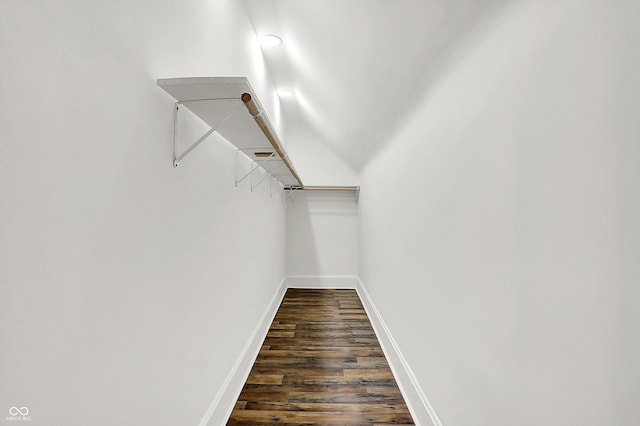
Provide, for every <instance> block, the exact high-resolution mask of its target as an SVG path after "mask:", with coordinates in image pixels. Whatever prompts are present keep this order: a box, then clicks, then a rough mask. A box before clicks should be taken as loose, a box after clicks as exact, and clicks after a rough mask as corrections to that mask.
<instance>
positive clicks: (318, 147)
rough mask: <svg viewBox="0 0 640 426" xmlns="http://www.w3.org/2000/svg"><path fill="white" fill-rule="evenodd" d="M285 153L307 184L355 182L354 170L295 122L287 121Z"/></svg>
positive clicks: (332, 184) (356, 181)
mask: <svg viewBox="0 0 640 426" xmlns="http://www.w3.org/2000/svg"><path fill="white" fill-rule="evenodd" d="M287 139H288V141H289V143H288V144H287V154H288V155H289V157H290V158H291V161H292V162H293V164H294V165H295V167H296V170H297V171H298V174H299V175H300V178H301V179H302V182H304V184H305V185H307V186H357V185H358V184H359V183H360V177H359V176H358V174H357V173H356V172H355V171H354V170H353V169H352V168H351V167H350V166H349V165H347V164H346V163H345V162H344V161H342V160H341V159H340V157H338V156H337V155H336V154H335V153H334V152H333V151H331V150H330V149H329V147H328V146H327V145H326V144H325V143H323V141H322V139H321V138H319V136H318V135H317V134H314V133H313V132H311V131H309V130H308V129H307V128H306V127H304V126H302V125H301V124H299V122H293V123H287Z"/></svg>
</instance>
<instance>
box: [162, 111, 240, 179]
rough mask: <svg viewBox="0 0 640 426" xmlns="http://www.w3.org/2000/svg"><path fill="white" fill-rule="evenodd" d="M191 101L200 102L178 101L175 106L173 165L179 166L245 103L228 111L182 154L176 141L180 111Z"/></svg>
mask: <svg viewBox="0 0 640 426" xmlns="http://www.w3.org/2000/svg"><path fill="white" fill-rule="evenodd" d="M215 100H217V99H202V100H201V101H200V102H205V101H215ZM225 100H227V99H225ZM191 102H198V101H183V102H176V103H175V104H174V108H173V167H178V165H179V164H180V162H181V161H182V160H183V159H184V157H186V156H187V155H188V154H189V153H190V152H191V151H193V150H194V149H195V148H196V147H197V146H198V145H200V144H201V143H202V142H203V141H204V140H205V139H206V138H208V137H209V136H210V135H211V133H213V132H215V131H216V130H217V129H218V128H219V127H220V126H221V125H222V124H223V123H224V122H225V121H227V119H229V118H230V117H231V116H232V115H233V114H235V113H236V112H238V111H239V110H240V108H242V105H243V104H242V103H240V104H239V105H238V106H237V107H236V108H234V109H233V110H232V111H231V112H230V113H228V114H227V115H225V116H224V117H223V118H222V119H221V120H220V121H218V123H216V125H215V126H213V127H212V128H210V129H209V130H207V131H206V132H205V134H204V135H202V136H200V137H199V138H198V140H196V141H195V142H194V143H192V144H191V146H189V148H187V149H186V150H184V152H183V153H182V154H180V155H178V152H177V150H176V143H177V141H178V112H179V110H180V105H182V104H184V103H191Z"/></svg>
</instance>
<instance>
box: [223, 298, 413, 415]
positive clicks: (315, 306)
mask: <svg viewBox="0 0 640 426" xmlns="http://www.w3.org/2000/svg"><path fill="white" fill-rule="evenodd" d="M269 423H271V424H273V423H279V424H308V425H320V424H324V425H331V424H336V425H363V424H367V425H375V424H380V425H382V424H395V425H397V424H413V421H412V418H411V415H410V413H409V409H408V407H407V405H406V403H405V402H404V399H403V398H402V394H401V393H400V389H399V388H398V386H397V384H396V382H395V379H394V378H393V374H392V372H391V370H390V368H389V365H388V364H387V361H386V359H385V357H384V353H383V352H382V348H381V347H380V344H379V342H378V340H377V338H376V336H375V333H374V331H373V328H372V327H371V323H370V322H369V320H368V318H367V316H366V313H365V311H364V308H363V307H362V303H361V302H360V299H359V298H358V295H357V293H356V292H355V291H354V290H325V289H322V290H316V289H289V290H287V293H286V294H285V297H284V299H283V301H282V303H281V305H280V308H279V309H278V312H277V314H276V316H275V318H274V320H273V322H272V324H271V328H270V329H269V332H268V334H267V337H266V338H265V341H264V343H263V346H262V348H261V349H260V352H259V354H258V357H257V359H256V361H255V363H254V365H253V368H252V370H251V373H250V374H249V378H248V379H247V382H246V383H245V385H244V387H243V389H242V392H241V393H240V397H239V398H238V402H237V403H236V406H235V407H234V410H233V412H232V413H231V416H230V418H229V421H228V423H227V424H229V425H236V424H245V425H246V424H269Z"/></svg>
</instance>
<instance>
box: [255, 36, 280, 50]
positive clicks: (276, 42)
mask: <svg viewBox="0 0 640 426" xmlns="http://www.w3.org/2000/svg"><path fill="white" fill-rule="evenodd" d="M260 44H261V45H262V47H274V46H280V45H281V44H282V39H281V38H280V37H278V36H277V35H273V34H267V35H263V36H262V37H260Z"/></svg>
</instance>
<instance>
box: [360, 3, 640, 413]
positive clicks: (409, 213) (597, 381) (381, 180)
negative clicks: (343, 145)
mask: <svg viewBox="0 0 640 426" xmlns="http://www.w3.org/2000/svg"><path fill="white" fill-rule="evenodd" d="M639 19H640V3H638V2H635V1H609V2H604V1H603V2H599V1H585V0H575V1H568V0H563V1H559V2H547V1H535V0H534V1H513V2H509V3H508V4H507V5H506V6H505V7H504V9H503V10H502V11H501V13H500V15H499V16H497V17H495V20H493V21H492V22H490V23H489V22H488V23H487V24H486V25H484V26H482V25H481V26H479V27H478V30H477V31H476V32H475V33H474V34H472V35H471V39H470V40H468V41H467V42H466V43H464V44H463V45H462V46H461V47H460V49H459V50H458V52H457V54H456V55H455V56H453V57H451V58H450V61H449V66H448V68H447V69H446V70H445V72H443V73H442V75H441V76H440V77H439V79H438V80H437V82H436V83H434V85H433V86H432V87H431V88H430V91H429V93H428V95H427V96H426V98H425V99H424V102H423V103H422V105H421V106H420V108H418V109H417V110H416V111H415V114H414V115H413V117H412V118H411V119H409V120H408V121H407V123H406V125H405V126H404V127H403V128H402V129H400V131H398V132H397V133H396V134H395V135H394V138H393V142H392V143H391V144H390V145H389V146H388V148H387V149H386V150H385V151H383V152H382V153H381V154H380V155H379V156H378V157H377V158H376V159H375V160H374V161H373V162H372V163H370V164H369V165H368V167H367V168H366V169H365V171H364V173H363V176H362V192H361V196H360V220H361V230H360V249H361V252H360V256H361V263H360V274H361V277H362V279H363V281H364V283H365V285H366V286H367V288H368V290H369V292H370V293H371V295H372V297H373V299H374V300H375V302H376V304H377V305H378V308H379V310H380V312H381V314H382V316H383V317H384V319H385V321H386V322H387V325H388V326H389V328H390V329H391V332H392V333H393V335H394V337H395V338H396V340H397V342H398V344H399V346H400V348H401V349H402V350H403V352H404V355H405V356H406V358H407V360H408V362H409V364H410V365H411V367H412V368H413V370H414V372H415V373H416V376H417V378H418V380H419V381H420V383H421V386H422V388H423V390H424V391H425V394H426V395H427V397H428V398H429V400H430V402H431V404H432V405H433V407H434V408H435V410H436V412H437V413H438V415H439V417H440V419H441V421H442V423H443V424H444V425H447V426H455V425H461V426H462V425H471V424H473V425H516V424H517V425H521V426H526V425H540V424H546V425H585V426H586V425H593V426H596V425H614V424H615V425H625V426H631V425H635V424H638V423H640V411H639V410H640V409H639V408H638V404H637V396H638V395H639V394H640V372H639V368H638V363H637V360H638V359H640V341H639V337H638V336H639V334H638V330H639V329H640V309H638V306H639V303H640V290H638V285H637V284H638V282H639V279H640V262H638V254H639V253H640V227H639V221H638V218H639V217H640V197H639V194H640V193H639V191H638V183H639V182H640V168H639V167H638V158H640V144H639V143H638V141H639V140H640V121H639V120H638V117H640V103H639V100H638V99H639V96H638V95H639V94H640V82H639V80H638V78H637V77H638V75H640V51H639V50H638V48H637V42H638V40H640V30H639V27H638V25H637V22H638V20H639Z"/></svg>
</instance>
